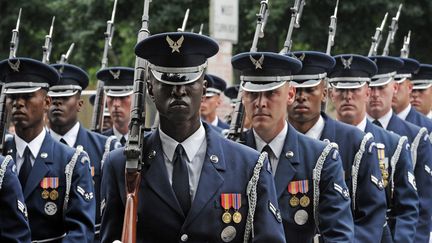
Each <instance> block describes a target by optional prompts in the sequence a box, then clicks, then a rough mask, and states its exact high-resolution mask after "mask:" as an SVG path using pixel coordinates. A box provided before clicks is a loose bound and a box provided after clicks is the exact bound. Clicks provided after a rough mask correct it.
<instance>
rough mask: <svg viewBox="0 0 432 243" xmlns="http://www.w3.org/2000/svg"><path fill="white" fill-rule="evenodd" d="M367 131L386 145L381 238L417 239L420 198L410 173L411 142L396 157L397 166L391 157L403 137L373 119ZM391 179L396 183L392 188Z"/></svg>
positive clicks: (398, 240)
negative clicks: (383, 216)
mask: <svg viewBox="0 0 432 243" xmlns="http://www.w3.org/2000/svg"><path fill="white" fill-rule="evenodd" d="M365 132H370V133H372V134H373V135H374V138H375V142H377V143H382V144H384V145H385V148H384V151H385V160H386V161H387V164H388V168H387V169H386V170H387V171H388V173H389V179H388V181H389V184H388V185H387V187H386V196H387V208H388V211H387V217H388V220H387V222H388V225H387V226H386V229H385V231H384V232H385V233H384V236H383V241H382V242H383V243H384V242H385V243H391V242H400V243H402V242H406V243H410V242H414V236H415V232H416V224H417V220H418V203H419V202H418V195H417V191H416V190H415V188H414V187H413V185H411V183H410V182H409V181H408V173H411V174H413V169H412V161H411V153H410V151H409V146H408V143H407V142H404V143H403V144H402V146H401V151H400V155H399V159H398V160H397V161H396V167H395V168H393V166H392V163H391V160H392V157H393V156H394V154H395V152H396V148H397V147H398V144H399V139H400V138H401V137H400V136H398V135H396V134H395V133H390V132H388V131H386V130H384V129H382V128H381V127H378V126H375V125H373V124H372V123H371V122H370V121H367V123H366V129H365ZM392 172H393V173H394V176H393V182H392V181H391V174H392ZM392 183H394V189H393V192H392V189H391V188H392V186H391V185H392Z"/></svg>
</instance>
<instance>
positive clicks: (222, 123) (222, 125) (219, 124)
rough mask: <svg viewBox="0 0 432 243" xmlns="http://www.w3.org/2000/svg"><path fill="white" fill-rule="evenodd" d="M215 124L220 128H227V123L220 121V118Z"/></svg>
mask: <svg viewBox="0 0 432 243" xmlns="http://www.w3.org/2000/svg"><path fill="white" fill-rule="evenodd" d="M217 126H218V127H220V128H222V129H229V125H228V123H226V122H224V121H221V120H220V119H219V120H218V124H217Z"/></svg>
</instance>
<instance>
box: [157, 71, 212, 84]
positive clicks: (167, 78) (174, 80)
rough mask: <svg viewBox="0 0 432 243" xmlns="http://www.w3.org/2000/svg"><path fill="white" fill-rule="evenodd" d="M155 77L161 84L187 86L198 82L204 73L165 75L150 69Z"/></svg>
mask: <svg viewBox="0 0 432 243" xmlns="http://www.w3.org/2000/svg"><path fill="white" fill-rule="evenodd" d="M150 70H151V72H152V74H153V77H155V79H156V80H157V81H159V82H161V83H165V84H169V85H185V84H189V83H193V82H195V81H197V80H198V79H199V78H200V77H201V76H202V74H203V72H204V71H198V72H191V73H164V72H159V71H156V70H154V69H150Z"/></svg>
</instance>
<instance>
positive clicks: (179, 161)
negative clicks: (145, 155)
mask: <svg viewBox="0 0 432 243" xmlns="http://www.w3.org/2000/svg"><path fill="white" fill-rule="evenodd" d="M174 156H175V159H174V165H173V166H174V168H173V174H172V188H173V190H174V193H175V195H176V197H177V200H178V202H179V203H180V206H181V208H182V209H183V212H184V215H185V216H186V215H187V214H188V212H189V209H190V207H191V198H190V189H189V174H188V169H187V165H186V160H184V158H183V157H184V149H183V146H182V145H181V144H179V145H177V148H176V150H175V154H174Z"/></svg>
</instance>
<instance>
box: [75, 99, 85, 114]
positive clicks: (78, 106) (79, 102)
mask: <svg viewBox="0 0 432 243" xmlns="http://www.w3.org/2000/svg"><path fill="white" fill-rule="evenodd" d="M83 105H84V100H83V99H81V98H79V99H78V103H77V110H78V112H81V109H82V107H83Z"/></svg>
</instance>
